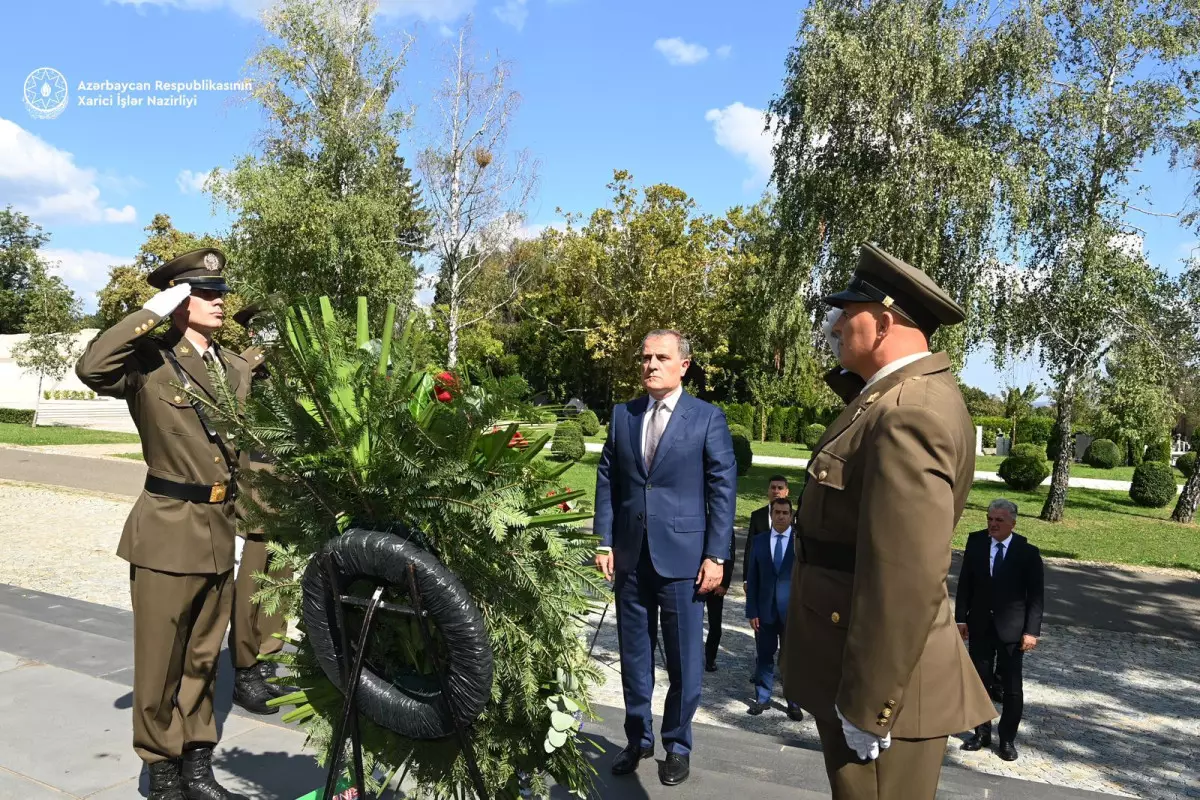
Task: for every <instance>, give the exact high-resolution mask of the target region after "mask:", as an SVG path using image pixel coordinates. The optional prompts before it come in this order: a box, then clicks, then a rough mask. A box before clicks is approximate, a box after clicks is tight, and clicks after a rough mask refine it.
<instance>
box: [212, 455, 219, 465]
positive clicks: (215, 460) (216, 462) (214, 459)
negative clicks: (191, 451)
mask: <svg viewBox="0 0 1200 800" xmlns="http://www.w3.org/2000/svg"><path fill="white" fill-rule="evenodd" d="M213 463H214V464H220V463H221V457H220V456H213Z"/></svg>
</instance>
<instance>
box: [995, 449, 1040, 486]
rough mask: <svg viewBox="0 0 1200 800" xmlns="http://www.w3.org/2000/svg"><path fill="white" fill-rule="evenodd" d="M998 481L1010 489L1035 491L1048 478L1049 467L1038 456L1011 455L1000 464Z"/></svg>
mask: <svg viewBox="0 0 1200 800" xmlns="http://www.w3.org/2000/svg"><path fill="white" fill-rule="evenodd" d="M999 473H1000V480H1002V481H1004V482H1005V483H1006V484H1008V487H1009V488H1010V489H1017V490H1019V491H1025V492H1027V491H1029V490H1030V489H1036V488H1037V487H1038V486H1040V485H1041V483H1042V481H1044V480H1046V478H1048V477H1050V465H1049V464H1048V463H1046V459H1044V458H1041V457H1040V456H1030V455H1013V456H1009V457H1008V458H1006V459H1004V460H1003V461H1001V462H1000V469H999Z"/></svg>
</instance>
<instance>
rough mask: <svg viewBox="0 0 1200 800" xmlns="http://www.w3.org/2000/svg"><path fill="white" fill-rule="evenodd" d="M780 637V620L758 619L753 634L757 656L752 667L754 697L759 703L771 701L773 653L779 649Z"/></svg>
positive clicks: (781, 626) (781, 627)
mask: <svg viewBox="0 0 1200 800" xmlns="http://www.w3.org/2000/svg"><path fill="white" fill-rule="evenodd" d="M782 638H783V623H782V622H763V621H762V620H761V619H760V620H759V623H758V630H757V631H756V632H755V634H754V647H755V650H756V651H757V656H758V658H757V661H755V667H754V695H755V697H754V699H755V700H757V701H758V702H759V703H769V702H771V691H772V690H773V689H774V688H775V653H777V652H778V651H779V641H780V640H781V639H782Z"/></svg>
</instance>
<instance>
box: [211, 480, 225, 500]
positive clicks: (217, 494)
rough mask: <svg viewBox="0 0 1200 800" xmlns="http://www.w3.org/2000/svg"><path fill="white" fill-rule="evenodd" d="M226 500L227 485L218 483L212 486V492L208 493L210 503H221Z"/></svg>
mask: <svg viewBox="0 0 1200 800" xmlns="http://www.w3.org/2000/svg"><path fill="white" fill-rule="evenodd" d="M224 499H225V484H223V483H221V482H220V481H218V482H217V483H214V484H213V485H212V490H211V491H209V493H208V502H210V503H220V502H221V501H222V500H224Z"/></svg>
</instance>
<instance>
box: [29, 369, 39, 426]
mask: <svg viewBox="0 0 1200 800" xmlns="http://www.w3.org/2000/svg"><path fill="white" fill-rule="evenodd" d="M41 410H42V376H41V375H38V388H37V397H35V398H33V419H31V420H30V421H29V427H31V428H36V427H37V418H38V412H39V411H41Z"/></svg>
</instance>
